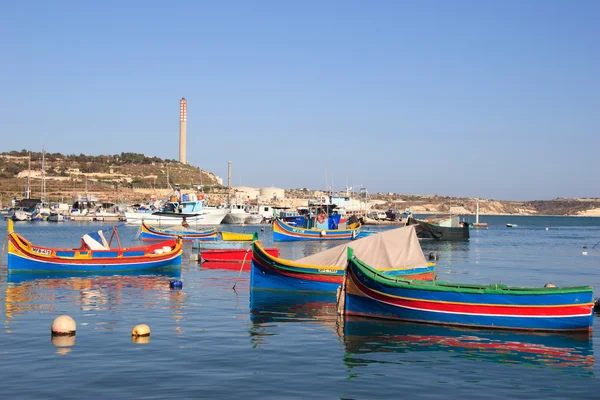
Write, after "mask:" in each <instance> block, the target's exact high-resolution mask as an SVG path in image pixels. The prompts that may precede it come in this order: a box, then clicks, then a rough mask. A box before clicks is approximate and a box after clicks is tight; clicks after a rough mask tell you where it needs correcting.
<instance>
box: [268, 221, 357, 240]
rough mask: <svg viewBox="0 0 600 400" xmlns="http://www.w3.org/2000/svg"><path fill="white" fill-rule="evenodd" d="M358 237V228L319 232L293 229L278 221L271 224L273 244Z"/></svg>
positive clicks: (316, 230) (317, 230)
mask: <svg viewBox="0 0 600 400" xmlns="http://www.w3.org/2000/svg"><path fill="white" fill-rule="evenodd" d="M359 235H360V227H359V228H358V229H340V230H337V229H333V230H320V229H307V228H299V227H294V226H291V225H288V224H286V223H285V222H283V221H281V220H279V219H276V220H275V221H274V222H273V240H274V241H275V242H293V241H309V240H352V239H356V238H357V237H359Z"/></svg>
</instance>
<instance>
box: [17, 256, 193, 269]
mask: <svg viewBox="0 0 600 400" xmlns="http://www.w3.org/2000/svg"><path fill="white" fill-rule="evenodd" d="M8 265H9V267H8V268H9V270H10V271H14V272H26V271H46V272H59V271H60V272H99V271H102V272H121V271H137V270H152V269H162V268H172V267H174V266H178V265H181V254H179V255H176V256H173V257H169V258H166V259H161V260H156V261H154V260H147V261H131V262H124V261H121V260H111V259H106V261H104V262H100V263H94V264H91V263H89V262H76V261H75V262H65V261H61V260H52V261H46V260H32V259H30V258H27V257H23V256H19V255H15V254H9V255H8Z"/></svg>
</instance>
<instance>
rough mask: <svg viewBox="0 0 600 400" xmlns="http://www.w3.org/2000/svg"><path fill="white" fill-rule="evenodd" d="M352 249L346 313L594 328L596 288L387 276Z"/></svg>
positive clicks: (342, 301)
mask: <svg viewBox="0 0 600 400" xmlns="http://www.w3.org/2000/svg"><path fill="white" fill-rule="evenodd" d="M349 253H350V254H349V258H348V265H347V267H346V275H345V278H344V284H343V285H342V289H341V291H340V296H339V298H338V310H339V312H340V313H341V314H345V315H357V316H363V317H374V318H384V319H397V320H404V321H412V322H422V323H430V324H440V325H458V326H467V327H478V328H494V329H511V330H530V331H590V330H591V329H592V323H593V309H594V302H593V300H592V296H593V290H592V287H591V286H579V287H562V288H561V287H541V288H526V287H509V286H506V285H502V284H491V285H476V284H454V283H445V282H438V281H432V282H427V281H411V280H407V279H402V278H399V277H394V276H389V275H385V274H382V273H381V272H380V271H377V270H376V269H374V268H372V267H371V266H369V265H367V264H366V263H365V262H363V261H362V260H360V259H358V258H357V257H353V256H352V254H351V253H352V252H351V251H349Z"/></svg>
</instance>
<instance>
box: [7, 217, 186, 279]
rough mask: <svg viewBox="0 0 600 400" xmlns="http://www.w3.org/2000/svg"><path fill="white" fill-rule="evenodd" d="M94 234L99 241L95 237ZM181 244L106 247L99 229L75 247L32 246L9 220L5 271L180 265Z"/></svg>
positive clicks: (82, 270) (177, 241)
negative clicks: (79, 245) (16, 231)
mask: <svg viewBox="0 0 600 400" xmlns="http://www.w3.org/2000/svg"><path fill="white" fill-rule="evenodd" d="M113 232H116V230H115V231H113ZM94 235H97V236H98V238H99V239H100V240H97V239H96V240H95V238H94V237H93V236H94ZM111 239H112V238H111ZM182 246H183V243H182V240H181V239H180V238H177V239H170V240H166V241H163V242H159V243H156V244H152V245H150V246H140V247H129V248H125V247H120V246H119V248H110V245H109V243H107V242H106V240H105V239H104V237H103V236H102V235H100V232H99V233H98V234H92V235H84V236H83V237H82V245H81V247H80V248H77V249H66V248H50V247H43V246H36V245H33V244H32V243H31V242H29V241H28V240H27V239H25V238H24V237H23V236H21V235H19V234H18V233H15V232H14V230H13V224H12V221H9V222H8V271H9V273H11V272H15V271H20V272H25V271H28V272H33V271H48V272H94V271H102V272H108V271H115V272H117V271H136V270H152V269H158V268H173V267H175V266H180V265H181V254H182V253H183V248H182Z"/></svg>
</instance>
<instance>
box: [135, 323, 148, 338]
mask: <svg viewBox="0 0 600 400" xmlns="http://www.w3.org/2000/svg"><path fill="white" fill-rule="evenodd" d="M131 336H135V337H140V336H150V327H149V326H148V325H146V324H140V325H136V326H134V327H133V330H132V331H131Z"/></svg>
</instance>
